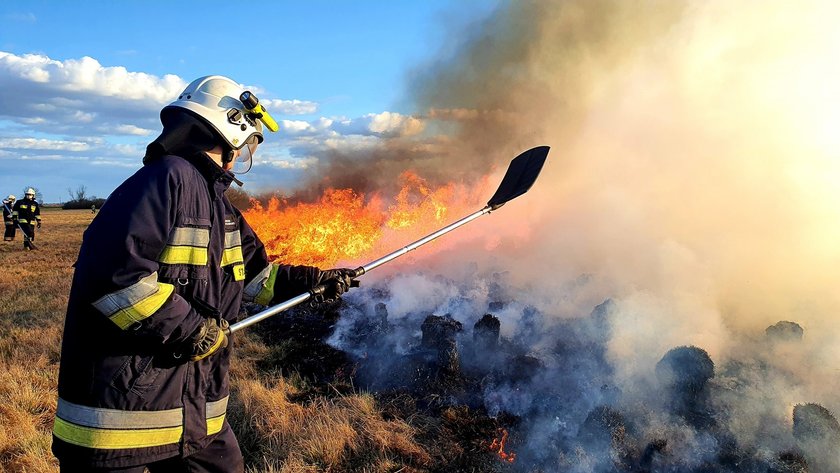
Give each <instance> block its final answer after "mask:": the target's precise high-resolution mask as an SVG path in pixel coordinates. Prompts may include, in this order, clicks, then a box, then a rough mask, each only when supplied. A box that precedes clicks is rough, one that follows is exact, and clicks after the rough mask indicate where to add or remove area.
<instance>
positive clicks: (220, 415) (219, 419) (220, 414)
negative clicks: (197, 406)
mask: <svg viewBox="0 0 840 473" xmlns="http://www.w3.org/2000/svg"><path fill="white" fill-rule="evenodd" d="M229 398H230V397H229V396H225V397H224V398H222V399H219V400H218V401H210V402H208V403H207V405H206V407H205V413H206V414H205V415H206V416H207V435H212V434H216V433H219V432H220V431H221V430H222V426H223V425H224V423H225V412H226V411H227V404H228V399H229Z"/></svg>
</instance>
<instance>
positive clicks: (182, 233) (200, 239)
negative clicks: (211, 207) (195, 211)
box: [168, 227, 210, 248]
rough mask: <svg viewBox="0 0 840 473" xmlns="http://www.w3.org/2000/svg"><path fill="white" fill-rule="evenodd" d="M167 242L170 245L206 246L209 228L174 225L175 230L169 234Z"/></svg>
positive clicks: (208, 240) (208, 241)
mask: <svg viewBox="0 0 840 473" xmlns="http://www.w3.org/2000/svg"><path fill="white" fill-rule="evenodd" d="M168 243H169V244H170V245H172V246H198V247H203V248H206V247H207V246H208V245H210V230H209V229H207V228H192V227H175V230H173V231H172V234H171V235H169V241H168Z"/></svg>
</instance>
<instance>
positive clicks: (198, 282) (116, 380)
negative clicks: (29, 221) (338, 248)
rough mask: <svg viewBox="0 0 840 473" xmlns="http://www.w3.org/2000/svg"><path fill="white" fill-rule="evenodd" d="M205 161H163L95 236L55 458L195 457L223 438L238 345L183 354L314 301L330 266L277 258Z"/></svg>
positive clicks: (120, 198)
mask: <svg viewBox="0 0 840 473" xmlns="http://www.w3.org/2000/svg"><path fill="white" fill-rule="evenodd" d="M231 180H232V176H231V175H230V174H229V173H227V172H225V171H223V170H222V169H221V168H220V167H219V166H218V165H216V164H215V163H214V162H212V161H211V160H210V159H209V158H208V157H207V156H206V155H205V154H203V153H199V154H197V155H194V156H192V157H190V158H182V157H178V156H163V157H160V158H157V159H154V160H152V161H151V162H149V163H147V164H146V165H145V166H143V167H142V168H141V169H140V170H139V171H137V173H135V174H134V175H133V176H131V177H130V178H129V179H128V180H126V181H125V182H124V183H123V184H122V185H121V186H120V187H119V188H117V189H116V190H115V191H114V192H113V194H112V195H111V196H110V197H109V198H108V200H107V202H106V203H105V205H104V206H103V207H102V209H101V211H100V212H99V214H98V215H97V216H96V217H95V219H94V220H93V222H92V223H91V225H90V227H89V228H88V229H87V230H86V231H85V234H84V239H83V242H82V246H81V250H80V252H79V258H78V260H77V261H76V264H75V268H76V270H75V274H74V277H73V285H72V288H71V291H70V300H69V303H68V308H67V318H66V322H65V326H64V339H63V342H62V348H61V368H60V370H59V380H58V396H59V399H58V407H57V412H56V418H55V424H54V428H53V452H54V453H55V454H56V456H57V457H58V458H59V460H63V459H67V460H68V461H72V462H74V463H76V462H79V461H82V462H87V463H88V464H89V465H91V466H105V467H121V466H132V465H139V464H145V463H148V462H152V461H156V460H159V459H163V458H168V457H172V456H178V455H180V456H188V455H190V454H191V453H193V452H195V451H197V450H199V449H201V448H203V447H204V446H206V445H207V444H208V443H209V442H210V441H211V440H212V438H213V436H214V435H215V434H217V433H218V432H220V431H221V430H222V429H223V426H224V423H225V422H226V420H225V412H226V407H227V403H228V394H229V385H228V366H229V363H230V355H231V350H232V347H233V345H234V344H233V341H234V340H230V343H229V344H228V346H227V348H225V349H224V350H223V351H222V352H221V353H218V354H214V355H212V356H210V357H207V358H205V359H203V360H200V361H196V362H191V361H185V359H184V358H175V357H174V356H173V355H172V354H173V352H177V351H178V349H179V346H182V344H184V343H189V342H190V336H191V335H192V334H193V333H194V331H195V330H196V329H197V327H198V326H199V324H200V323H201V321H202V319H203V318H204V317H216V318H224V319H226V320H228V321H230V322H231V323H232V322H234V321H235V320H236V319H237V317H238V315H239V312H240V304H241V302H242V300H243V299H245V300H252V301H256V302H258V303H261V304H271V303H274V302H276V301H280V300H285V299H287V298H289V297H293V296H295V295H298V294H301V293H303V292H306V290H308V289H309V288H310V287H311V286H312V285H313V284H314V283H316V282H317V279H318V277H319V271H318V269H317V268H313V267H307V266H285V265H277V264H271V263H269V260H268V258H267V257H266V253H265V249H264V247H263V244H262V243H261V242H260V240H259V239H258V238H257V236H256V235H255V234H254V232H253V231H252V229H251V228H250V226H248V224H247V223H246V222H245V220H244V219H243V217H242V215H241V214H240V212H239V211H238V210H237V209H235V208H234V207H233V206H232V205H231V204H230V202H229V201H228V199H227V197H225V195H224V191H225V190H226V189H227V188H228V186H229V185H230V182H231Z"/></svg>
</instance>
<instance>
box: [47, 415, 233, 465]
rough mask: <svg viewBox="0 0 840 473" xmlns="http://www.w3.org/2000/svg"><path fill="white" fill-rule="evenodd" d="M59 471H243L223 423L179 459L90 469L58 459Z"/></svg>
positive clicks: (226, 424) (230, 436)
mask: <svg viewBox="0 0 840 473" xmlns="http://www.w3.org/2000/svg"><path fill="white" fill-rule="evenodd" d="M60 466H61V473H78V472H82V471H84V472H90V473H144V472H145V471H146V468H148V469H149V472H150V473H244V472H245V464H244V461H243V459H242V452H241V451H240V450H239V443H237V441H236V437H235V436H234V435H233V430H231V428H230V425H229V424H228V423H227V422H225V426H224V428H223V429H222V431H221V432H219V434H218V435H217V436H216V438H215V439H213V441H212V442H210V445H207V447H205V448H204V449H202V450H199V451H198V452H196V453H193V454H192V455H190V456H188V457H186V458H181V457H173V458H167V459H166V460H160V461H156V462H154V463H149V464H148V465H140V466H130V467H127V468H91V467H89V466H87V465H81V464H75V463H72V462H71V461H66V462H64V461H62V462H61V465H60Z"/></svg>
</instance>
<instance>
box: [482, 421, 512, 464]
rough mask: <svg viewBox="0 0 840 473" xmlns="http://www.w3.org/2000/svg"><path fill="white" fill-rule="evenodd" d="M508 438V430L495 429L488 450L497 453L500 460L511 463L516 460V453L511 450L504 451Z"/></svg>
mask: <svg viewBox="0 0 840 473" xmlns="http://www.w3.org/2000/svg"><path fill="white" fill-rule="evenodd" d="M507 439H508V431H507V429H502V428H500V429H498V430H497V431H496V438H494V439H493V441H492V442H490V447H489V448H490V451H492V452H495V453H496V454H497V455H499V459H501V460H502V461H505V462H508V463H513V462H514V461H516V454H515V453H513V452H505V444H506V443H507Z"/></svg>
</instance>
